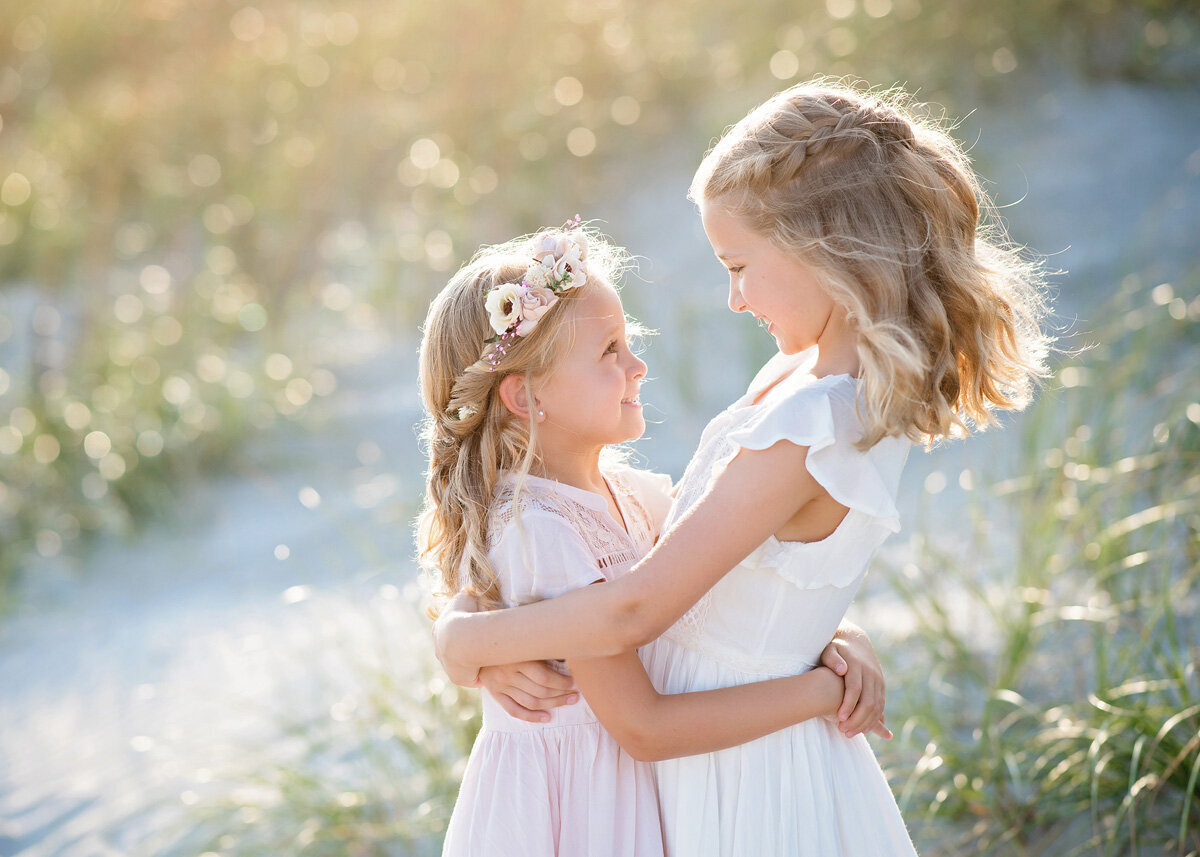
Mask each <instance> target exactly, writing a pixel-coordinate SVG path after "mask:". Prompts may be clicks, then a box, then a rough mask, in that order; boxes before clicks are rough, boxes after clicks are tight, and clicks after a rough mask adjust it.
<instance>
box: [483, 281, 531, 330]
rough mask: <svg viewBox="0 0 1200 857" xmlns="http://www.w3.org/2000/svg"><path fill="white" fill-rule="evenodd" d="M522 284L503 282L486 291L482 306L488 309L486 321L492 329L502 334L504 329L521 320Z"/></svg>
mask: <svg viewBox="0 0 1200 857" xmlns="http://www.w3.org/2000/svg"><path fill="white" fill-rule="evenodd" d="M522 291H524V286H522V285H521V284H520V283H505V284H504V285H502V286H497V287H496V288H494V289H492V290H491V291H490V292H488V293H487V300H486V301H484V304H483V305H484V308H485V309H486V310H487V311H488V321H489V323H490V324H491V325H492V330H494V331H496V333H497V334H503V333H504V332H505V331H506V330H508V329H509V328H510V327H512V326H513V325H514V324H516V323H517V322H519V321H520V320H521V292H522Z"/></svg>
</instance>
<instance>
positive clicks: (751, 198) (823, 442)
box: [435, 82, 1050, 857]
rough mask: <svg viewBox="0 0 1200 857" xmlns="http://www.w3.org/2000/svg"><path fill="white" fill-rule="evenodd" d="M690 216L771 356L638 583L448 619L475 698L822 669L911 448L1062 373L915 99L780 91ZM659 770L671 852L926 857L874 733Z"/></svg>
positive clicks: (758, 743)
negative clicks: (1053, 367) (559, 682)
mask: <svg viewBox="0 0 1200 857" xmlns="http://www.w3.org/2000/svg"><path fill="white" fill-rule="evenodd" d="M691 196H692V198H693V199H694V200H695V201H696V203H697V205H698V207H699V209H700V217H701V220H702V221H703V223H704V230H705V233H706V234H707V236H708V239H709V242H710V244H711V245H712V248H713V251H714V253H715V254H716V256H717V258H718V259H719V260H720V262H721V264H722V265H723V267H724V268H725V269H727V271H728V275H729V307H730V309H732V310H733V311H734V312H748V313H752V314H753V315H754V316H755V317H757V318H759V319H760V320H762V321H763V322H764V323H765V324H766V327H767V330H768V331H769V332H770V334H771V335H772V336H773V337H774V338H775V341H776V344H777V345H778V348H779V353H778V354H777V355H775V356H774V357H773V358H772V359H771V360H770V361H768V362H767V364H766V365H765V366H764V367H763V368H762V370H761V371H760V372H759V374H758V376H757V377H756V378H755V379H754V381H753V382H752V383H751V384H750V388H749V389H748V391H747V392H746V394H745V395H744V396H742V397H741V398H740V399H738V400H737V401H736V402H734V403H733V404H732V405H731V406H730V407H729V408H727V409H726V410H725V411H724V412H722V413H721V414H719V415H718V416H717V417H716V418H714V419H713V420H712V422H710V423H709V425H708V428H707V429H706V430H705V432H704V434H703V436H702V437H701V440H700V446H699V448H698V450H697V452H696V455H695V456H694V457H693V459H692V462H691V464H689V466H688V469H687V472H686V473H685V474H684V476H683V479H682V480H681V481H680V484H679V486H678V489H677V496H676V499H675V503H674V506H673V508H672V511H671V513H670V515H669V517H668V520H667V522H666V525H665V532H664V535H663V537H662V539H660V540H659V542H658V543H657V544H656V546H655V547H654V549H653V550H652V551H651V552H650V553H649V554H648V555H647V556H646V558H645V559H644V560H642V561H641V562H639V563H638V564H637V565H636V566H635V567H634V569H633V570H632V571H631V572H630V573H629V574H626V575H624V576H623V577H621V578H620V579H618V580H616V581H612V582H610V583H605V584H604V585H603V586H592V587H587V588H586V590H583V591H576V592H570V593H567V594H565V595H563V596H562V597H561V598H556V599H554V600H553V601H550V602H546V603H543V604H536V605H529V606H526V607H521V608H517V609H513V610H499V611H491V612H487V613H467V612H462V611H447V612H446V613H445V614H444V615H443V616H442V617H441V618H440V619H439V621H438V623H437V625H436V626H435V632H436V634H437V639H438V648H439V656H440V658H441V660H442V663H443V665H444V666H446V668H447V672H448V673H449V674H450V676H451V678H452V679H454V680H455V681H457V682H459V683H463V682H469V681H471V680H473V679H474V678H475V675H476V669H477V668H478V667H479V666H481V665H487V664H503V663H508V662H516V661H523V660H527V659H532V658H538V657H546V656H549V655H555V656H559V657H568V658H582V657H596V656H603V655H609V654H612V653H614V652H620V651H625V650H629V649H632V648H634V647H637V646H643V647H644V648H643V650H642V657H643V659H644V660H645V662H646V666H647V669H648V670H649V671H650V674H651V676H652V677H653V679H654V682H655V685H656V687H657V688H658V689H659V690H661V691H664V692H672V693H677V692H688V691H696V690H706V689H713V688H725V689H730V688H735V687H739V686H747V683H750V682H757V681H761V680H763V679H764V678H766V677H769V676H773V675H785V674H790V673H794V672H796V671H799V670H803V669H807V668H809V667H810V666H812V665H814V664H816V663H817V660H818V655H819V653H820V651H821V647H822V646H823V645H824V644H825V641H827V640H828V639H829V635H830V633H831V632H832V629H834V628H835V627H837V624H838V622H839V621H840V619H841V617H842V615H843V613H844V612H845V610H846V608H847V606H848V605H849V603H850V601H851V599H852V597H853V595H854V592H855V590H856V588H857V587H858V585H859V583H860V582H861V581H862V578H863V576H864V574H865V572H866V568H867V563H868V562H869V560H870V558H871V556H872V555H873V553H874V552H875V550H876V549H877V548H878V546H879V545H880V543H881V542H882V541H883V540H884V539H885V538H886V537H887V536H888V535H889V534H890V533H893V532H895V531H896V530H898V529H899V527H900V523H899V510H898V509H897V506H896V489H897V483H898V481H899V477H900V472H901V469H902V467H903V465H904V462H905V459H906V457H907V455H908V452H909V446H910V442H912V441H917V442H920V443H924V444H933V443H935V442H937V441H939V440H941V439H943V438H947V437H953V436H961V435H965V434H968V433H969V432H970V431H972V430H976V429H982V428H984V427H986V426H987V425H989V424H990V423H992V422H993V421H994V420H995V413H996V411H1002V410H1011V409H1018V408H1021V407H1023V406H1024V405H1025V404H1026V403H1027V402H1028V401H1029V399H1030V396H1031V392H1032V388H1033V386H1034V382H1035V381H1036V380H1037V378H1038V377H1039V376H1041V375H1043V374H1044V373H1045V371H1046V368H1045V357H1046V355H1047V352H1048V350H1049V347H1050V342H1049V338H1048V337H1047V336H1046V335H1045V334H1044V333H1043V331H1042V328H1041V320H1042V317H1043V314H1044V312H1045V304H1044V300H1043V297H1042V294H1041V291H1040V280H1039V277H1038V271H1037V269H1036V267H1033V266H1030V265H1028V264H1026V263H1024V262H1023V261H1022V260H1021V258H1020V256H1019V255H1017V254H1016V253H1015V252H1014V251H1013V250H1012V249H1010V248H1008V247H1007V245H1005V244H1004V243H1003V241H1002V240H1001V239H1002V238H1003V236H1002V234H1001V233H999V227H998V225H997V224H996V223H995V222H994V221H993V222H992V224H991V225H989V224H988V222H987V219H986V218H984V219H981V210H982V211H983V212H985V214H986V213H987V211H988V200H987V197H986V196H985V195H984V193H983V191H982V190H981V188H980V185H979V182H978V180H977V179H976V177H975V175H974V174H973V173H972V171H971V169H970V166H969V163H968V160H967V158H966V156H965V154H964V153H963V152H962V150H961V149H960V148H959V147H958V145H957V144H956V143H955V142H954V140H953V139H952V138H950V137H949V135H948V134H946V133H945V132H944V131H943V130H942V129H940V128H939V127H937V126H936V124H935V123H933V122H930V121H923V120H922V119H921V118H919V116H918V115H917V113H916V112H915V111H913V110H911V109H909V107H908V106H907V105H906V104H905V102H904V101H903V99H902V97H901V96H899V95H895V94H893V95H888V96H887V97H883V96H879V95H877V94H874V93H870V92H864V91H862V90H856V89H852V88H846V87H841V86H833V85H829V84H826V83H824V82H818V83H815V84H805V85H800V86H797V87H793V88H792V89H789V90H786V91H784V92H781V93H779V94H778V95H776V96H775V97H773V98H771V99H770V100H769V101H767V102H766V103H765V104H763V105H762V106H760V107H759V108H757V109H756V110H754V111H753V112H751V113H750V114H749V115H748V116H746V117H745V118H744V119H743V120H742V121H741V122H739V123H738V124H737V125H736V126H734V127H733V128H731V129H730V130H729V131H728V132H727V133H726V134H725V136H724V137H723V138H722V139H721V141H720V142H719V143H717V145H716V146H715V148H714V149H713V150H712V151H711V152H710V153H709V154H708V155H707V156H706V157H705V159H704V162H703V163H702V164H701V165H700V168H699V170H698V172H697V174H696V177H695V179H694V181H693V184H692V189H691ZM718 345H719V344H718V343H713V346H714V347H717V346H718ZM660 635H661V636H660ZM655 774H656V781H657V785H658V790H659V801H660V809H661V812H662V823H663V834H664V840H665V844H666V846H667V853H668V854H670V855H672V857H750V855H754V856H755V857H758V855H772V857H895V855H912V854H914V853H915V852H914V849H913V846H912V843H911V841H910V839H909V837H908V834H907V832H906V830H905V827H904V823H903V821H902V820H901V818H900V813H899V811H898V809H897V807H896V803H895V800H894V799H893V797H892V794H891V792H890V791H889V789H888V785H887V781H886V780H885V779H884V777H883V774H882V773H881V771H880V769H879V766H878V764H877V763H876V761H875V758H874V755H873V754H872V752H871V749H870V747H869V746H868V744H867V742H866V740H865V739H864V737H863V736H862V735H858V736H857V737H855V738H853V739H852V740H849V741H847V740H844V739H843V738H842V737H841V736H840V735H839V733H838V732H837V731H836V728H835V727H834V726H833V725H832V724H831V723H829V722H828V721H827V720H824V719H821V718H816V719H811V720H807V721H805V722H802V723H799V724H797V725H795V726H791V727H788V728H787V729H783V730H780V731H776V732H772V733H770V734H767V735H765V736H763V737H761V738H757V739H755V740H752V741H749V742H746V743H744V744H742V745H740V746H736V747H730V748H725V749H721V750H716V751H711V752H703V753H699V754H695V755H689V756H686V757H683V758H674V759H669V760H664V761H661V762H658V763H656V765H655Z"/></svg>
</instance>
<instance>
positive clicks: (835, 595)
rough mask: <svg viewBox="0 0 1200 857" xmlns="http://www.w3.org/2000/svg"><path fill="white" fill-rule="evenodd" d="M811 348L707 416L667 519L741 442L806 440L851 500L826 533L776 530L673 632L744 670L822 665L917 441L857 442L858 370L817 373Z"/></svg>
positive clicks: (778, 671) (841, 498) (816, 465)
mask: <svg viewBox="0 0 1200 857" xmlns="http://www.w3.org/2000/svg"><path fill="white" fill-rule="evenodd" d="M813 356H814V354H813V352H812V351H809V352H803V353H801V354H798V355H792V356H788V355H777V356H776V357H775V358H773V359H772V360H771V361H770V362H768V363H767V365H766V366H764V367H763V369H762V371H761V372H760V373H759V375H758V376H757V377H756V378H755V380H754V382H753V383H751V385H750V389H749V390H748V392H747V393H746V395H744V396H743V397H742V398H741V399H739V400H738V401H737V402H735V403H734V404H733V405H731V406H730V407H729V408H727V409H726V410H725V411H723V412H722V413H720V414H718V415H717V417H716V418H714V419H713V420H712V421H711V422H710V423H709V424H708V427H707V428H706V429H705V431H704V434H703V435H702V436H701V439H700V444H699V447H698V449H697V451H696V454H695V456H693V458H692V461H691V463H690V464H689V465H688V468H687V471H686V472H685V473H684V476H683V479H682V480H681V481H680V483H679V486H678V489H677V496H676V503H675V506H674V507H673V508H672V511H671V514H670V516H669V518H668V520H667V524H666V526H667V527H668V528H669V527H670V526H671V525H672V523H673V522H674V521H675V520H677V519H678V518H680V517H682V516H683V515H685V514H687V512H688V510H689V509H691V508H692V506H694V505H695V504H696V503H697V502H698V501H699V500H700V498H701V497H702V496H703V495H704V493H705V492H706V491H707V490H708V487H709V485H710V484H711V483H712V481H713V479H715V478H716V476H717V475H718V474H719V473H720V472H721V471H722V470H724V468H725V466H726V465H727V464H728V463H729V462H730V461H731V460H732V459H733V458H734V456H736V455H737V453H738V451H739V450H740V449H743V448H745V449H766V448H768V447H770V446H772V445H773V444H775V443H777V442H778V441H780V440H788V441H790V442H792V443H795V444H797V445H800V446H806V447H808V450H809V451H808V455H807V458H806V463H807V467H808V470H809V472H810V474H811V475H812V476H813V478H815V479H816V481H817V482H818V483H820V484H821V485H822V486H823V487H824V488H825V489H826V490H827V491H828V492H829V493H830V495H831V496H832V497H833V498H834V499H835V500H836V501H837V502H839V503H841V504H842V505H844V506H847V507H848V508H849V512H848V513H847V515H846V516H845V518H844V519H843V520H842V522H841V523H840V524H839V525H838V527H837V529H836V530H835V531H834V532H833V533H831V534H830V535H829V536H827V537H826V538H824V539H821V540H819V541H815V542H781V541H779V540H778V539H776V538H774V537H773V536H772V537H770V538H768V539H767V540H766V541H765V542H764V543H762V544H761V545H759V546H758V547H757V548H756V549H755V550H754V551H753V552H752V553H751V554H750V555H749V556H747V557H746V558H745V559H744V560H742V562H740V563H739V564H738V565H737V566H736V567H735V568H733V569H732V570H730V571H729V573H728V574H726V575H725V576H724V577H723V578H722V579H721V580H720V581H719V582H718V583H717V584H716V585H715V586H714V587H713V588H712V589H711V590H709V592H708V593H706V594H705V595H704V596H703V597H702V598H701V599H700V600H699V601H698V602H697V603H696V604H695V605H694V606H693V607H692V608H691V609H690V610H689V611H688V612H687V613H686V614H685V615H684V616H683V617H682V618H681V619H680V620H679V621H678V622H677V623H676V624H675V625H674V626H672V627H671V628H670V629H669V630H668V631H667V632H666V634H665V635H664V637H665V638H666V639H667V640H669V641H670V642H671V643H673V644H675V645H679V646H683V647H685V648H689V649H692V650H695V651H698V652H703V653H704V654H706V655H708V656H710V657H712V658H714V659H716V660H718V661H720V662H722V663H724V664H725V665H727V666H729V667H731V668H733V669H737V670H739V671H741V672H745V673H750V674H759V675H789V674H793V673H796V672H799V671H802V670H804V669H806V668H808V667H810V666H812V665H814V664H815V662H816V660H817V658H818V657H819V656H820V653H821V650H822V649H823V648H824V647H825V645H826V644H827V643H828V642H829V640H830V639H831V638H832V637H833V635H834V633H835V632H836V630H837V627H838V625H839V623H840V622H841V620H842V617H843V616H844V614H845V611H846V608H847V607H848V606H849V604H850V601H851V600H852V599H853V597H854V593H855V591H856V590H857V587H858V584H859V583H860V582H861V580H862V578H863V576H864V575H865V572H866V569H867V564H868V562H869V561H870V559H871V556H872V555H873V554H874V553H875V551H876V549H877V548H878V547H879V545H880V544H881V543H882V542H883V540H884V539H885V538H886V537H887V536H888V535H889V534H890V533H892V532H896V531H898V530H899V528H900V525H899V515H898V512H897V510H896V506H895V497H896V490H897V486H898V483H899V479H900V471H901V470H902V468H903V466H904V462H905V459H906V457H907V455H908V450H909V446H910V443H909V441H908V440H907V439H906V438H895V437H886V438H884V439H883V440H881V441H879V442H878V443H876V444H875V445H874V446H872V447H871V448H870V449H869V450H867V451H865V452H863V451H860V450H858V449H857V448H856V447H855V446H854V442H855V441H856V440H857V439H858V438H859V437H860V436H861V422H860V420H859V416H858V413H859V409H860V407H861V404H862V403H861V401H860V396H861V394H860V392H859V385H858V381H857V379H855V378H853V377H851V376H849V375H827V376H824V377H821V378H817V377H814V376H812V375H811V374H809V371H808V370H809V368H811V363H810V361H811V359H812V357H813ZM690 689H699V688H690Z"/></svg>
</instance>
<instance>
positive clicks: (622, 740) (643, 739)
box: [614, 731, 669, 762]
mask: <svg viewBox="0 0 1200 857" xmlns="http://www.w3.org/2000/svg"><path fill="white" fill-rule="evenodd" d="M614 737H616V736H614ZM617 743H618V744H620V745H621V749H622V750H624V751H625V752H626V753H628V754H629V755H630V756H632V757H633V758H634V759H635V760H637V761H639V762H661V761H662V760H663V759H666V758H669V757H668V756H664V755H663V754H662V752H661V750H660V749H659V747H658V746H657V745H658V742H656V741H655V740H654V739H653V737H652V736H649V735H646V734H644V733H642V732H638V731H630V732H627V733H626V734H624V735H622V736H620V737H619V738H617Z"/></svg>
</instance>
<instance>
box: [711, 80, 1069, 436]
mask: <svg viewBox="0 0 1200 857" xmlns="http://www.w3.org/2000/svg"><path fill="white" fill-rule="evenodd" d="M689 196H690V197H691V199H692V200H694V201H696V202H702V201H703V202H713V203H716V204H719V205H722V206H725V207H727V208H728V209H729V210H730V211H732V212H733V213H734V214H736V215H739V216H741V217H743V218H745V219H746V222H747V223H748V225H749V226H750V227H751V228H752V229H753V230H755V231H756V232H758V233H759V234H761V235H763V236H765V237H766V238H768V239H769V240H770V241H772V242H773V243H774V244H775V245H776V246H777V247H779V248H781V249H782V250H784V251H786V252H789V253H792V254H795V256H796V257H798V258H799V259H800V260H801V261H802V262H803V263H804V264H806V265H807V266H809V267H810V268H812V269H813V271H814V272H815V273H816V274H817V276H818V277H819V278H820V280H821V283H822V285H823V286H824V287H825V289H826V290H827V291H828V293H829V295H830V296H831V297H832V298H833V300H834V301H836V302H837V303H838V304H840V305H841V306H842V307H843V308H844V309H845V310H846V312H847V317H848V319H849V321H850V322H851V323H852V324H853V325H855V326H856V328H857V331H858V334H859V342H858V355H859V360H860V362H861V364H862V382H861V383H862V388H863V392H864V399H865V412H864V413H862V414H861V417H862V420H863V427H864V433H863V437H862V438H861V439H860V441H859V446H860V448H862V449H867V448H869V447H870V446H872V445H873V444H875V443H876V442H877V441H879V440H880V439H881V438H883V437H885V436H897V435H907V436H908V437H909V438H911V439H912V440H914V441H916V442H921V443H924V444H925V445H926V446H931V445H932V444H933V443H934V442H935V441H936V440H938V439H939V438H942V437H946V436H962V435H966V434H968V433H969V432H970V431H971V430H972V428H974V429H976V430H982V429H984V428H986V427H987V426H988V425H990V424H991V423H992V422H994V421H995V413H994V412H995V411H996V410H1019V409H1021V408H1023V407H1024V406H1025V405H1026V404H1027V403H1028V402H1029V401H1030V399H1031V397H1032V393H1033V388H1034V386H1035V384H1036V382H1037V380H1038V379H1040V378H1043V377H1045V376H1046V375H1047V374H1048V370H1047V368H1046V357H1047V356H1048V353H1049V350H1050V343H1051V339H1050V337H1049V336H1048V335H1047V334H1046V333H1045V332H1044V331H1043V329H1042V323H1043V320H1044V317H1045V315H1046V313H1047V312H1048V305H1047V303H1046V298H1045V295H1044V291H1045V290H1044V278H1043V274H1042V270H1041V266H1040V264H1039V263H1037V262H1035V261H1030V260H1028V259H1026V258H1025V257H1024V256H1023V255H1022V252H1021V251H1020V250H1019V248H1016V247H1014V246H1013V245H1012V244H1011V243H1010V242H1009V241H1008V240H1007V238H1006V236H1005V233H1004V230H1003V227H1002V225H1001V223H1000V221H999V219H998V218H997V217H996V216H995V210H994V206H993V204H992V203H991V201H990V200H989V199H988V197H987V195H986V193H984V191H983V189H982V188H981V187H980V183H979V180H978V179H977V178H976V176H975V173H974V172H973V171H972V169H971V166H970V162H969V160H968V158H967V156H966V154H965V153H964V152H963V150H962V149H961V148H960V147H959V145H958V144H957V143H956V142H955V141H954V140H953V139H952V138H951V137H950V135H949V134H948V133H947V132H946V131H945V130H944V129H943V127H941V124H940V123H939V122H937V121H935V120H933V119H930V118H926V117H924V116H921V115H918V110H917V108H916V106H915V105H913V104H912V102H911V100H910V99H909V98H908V97H907V96H906V95H904V94H903V93H901V92H899V91H895V90H893V91H889V92H878V91H874V92H873V91H869V90H865V89H863V88H861V87H852V86H846V85H842V84H838V83H832V82H829V81H826V80H818V81H813V82H810V83H806V84H801V85H798V86H795V87H792V88H790V89H787V90H784V91H783V92H780V93H778V94H777V95H775V96H774V97H772V98H771V99H769V100H768V101H766V102H765V103H764V104H762V105H761V106H759V107H758V108H756V109H755V110H753V111H752V112H751V113H750V114H749V115H748V116H746V117H745V118H744V119H743V120H742V121H741V122H739V123H737V124H736V125H735V126H733V127H732V128H730V129H729V130H728V131H727V132H726V133H725V134H724V136H723V137H722V138H721V139H720V141H719V142H718V143H717V144H716V145H715V146H714V147H713V149H712V150H711V151H710V152H709V153H708V154H707V155H706V156H705V158H704V161H703V162H702V163H701V164H700V167H699V169H698V170H697V171H696V175H695V177H694V179H693V181H692V185H691V189H690V191H689Z"/></svg>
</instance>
